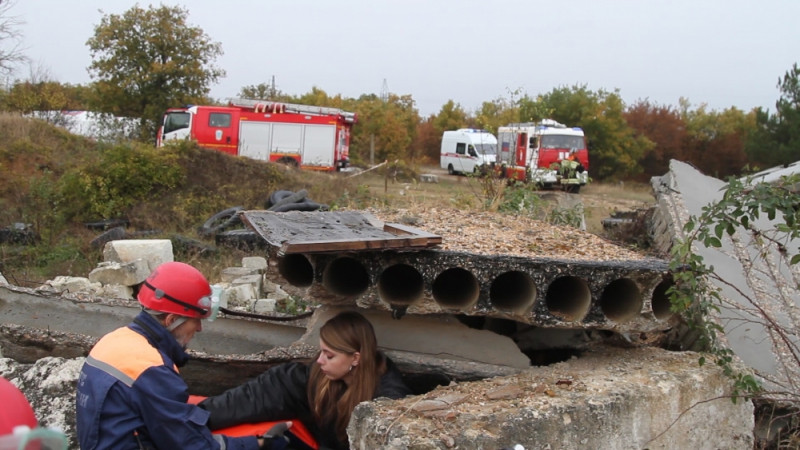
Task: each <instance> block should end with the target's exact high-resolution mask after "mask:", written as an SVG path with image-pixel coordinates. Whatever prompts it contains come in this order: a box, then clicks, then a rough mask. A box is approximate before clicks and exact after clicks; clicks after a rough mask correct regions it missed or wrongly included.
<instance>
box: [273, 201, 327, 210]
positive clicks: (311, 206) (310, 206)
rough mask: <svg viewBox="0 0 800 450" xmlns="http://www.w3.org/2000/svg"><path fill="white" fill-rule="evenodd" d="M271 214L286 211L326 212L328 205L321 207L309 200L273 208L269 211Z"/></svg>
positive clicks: (321, 205)
mask: <svg viewBox="0 0 800 450" xmlns="http://www.w3.org/2000/svg"><path fill="white" fill-rule="evenodd" d="M269 210H270V211H273V212H287V211H327V210H328V205H323V204H320V203H317V202H312V201H310V200H305V201H303V202H299V203H287V204H285V205H278V206H274V207H272V208H270V209H269Z"/></svg>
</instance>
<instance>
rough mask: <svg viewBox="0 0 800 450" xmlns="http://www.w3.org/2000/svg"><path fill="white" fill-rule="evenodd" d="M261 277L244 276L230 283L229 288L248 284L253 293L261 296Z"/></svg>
mask: <svg viewBox="0 0 800 450" xmlns="http://www.w3.org/2000/svg"><path fill="white" fill-rule="evenodd" d="M262 280H263V277H262V276H261V275H245V276H243V277H239V278H237V279H235V280H233V281H231V286H239V285H240V284H249V285H251V286H253V291H254V292H255V293H256V294H257V295H260V294H261V282H262Z"/></svg>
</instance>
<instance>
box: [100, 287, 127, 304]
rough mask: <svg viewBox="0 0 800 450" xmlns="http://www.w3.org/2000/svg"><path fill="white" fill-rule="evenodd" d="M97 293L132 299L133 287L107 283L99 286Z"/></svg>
mask: <svg viewBox="0 0 800 450" xmlns="http://www.w3.org/2000/svg"><path fill="white" fill-rule="evenodd" d="M98 295H100V296H102V297H106V298H124V299H128V300H130V299H133V288H132V287H130V286H123V285H121V284H107V285H105V286H101V287H100V288H99V290H98Z"/></svg>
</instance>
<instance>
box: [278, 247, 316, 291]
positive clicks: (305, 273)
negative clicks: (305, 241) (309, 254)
mask: <svg viewBox="0 0 800 450" xmlns="http://www.w3.org/2000/svg"><path fill="white" fill-rule="evenodd" d="M278 273H279V274H281V276H282V277H283V278H285V279H286V281H288V282H289V284H291V285H292V286H297V287H308V286H311V283H313V282H314V267H313V266H312V265H311V261H309V260H308V258H306V257H305V256H304V255H300V254H291V255H285V256H283V257H282V258H280V259H279V260H278Z"/></svg>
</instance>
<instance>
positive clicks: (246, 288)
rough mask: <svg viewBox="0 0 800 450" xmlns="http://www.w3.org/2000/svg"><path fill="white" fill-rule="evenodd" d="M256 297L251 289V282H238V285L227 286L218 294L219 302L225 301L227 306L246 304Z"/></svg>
mask: <svg viewBox="0 0 800 450" xmlns="http://www.w3.org/2000/svg"><path fill="white" fill-rule="evenodd" d="M254 298H258V296H257V295H256V292H255V291H254V290H253V285H252V284H240V285H238V286H228V287H227V288H225V289H223V290H222V294H220V303H223V302H224V303H225V304H226V305H228V307H231V308H233V307H237V306H247V305H248V304H249V303H248V302H250V301H251V300H253V299H254Z"/></svg>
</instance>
